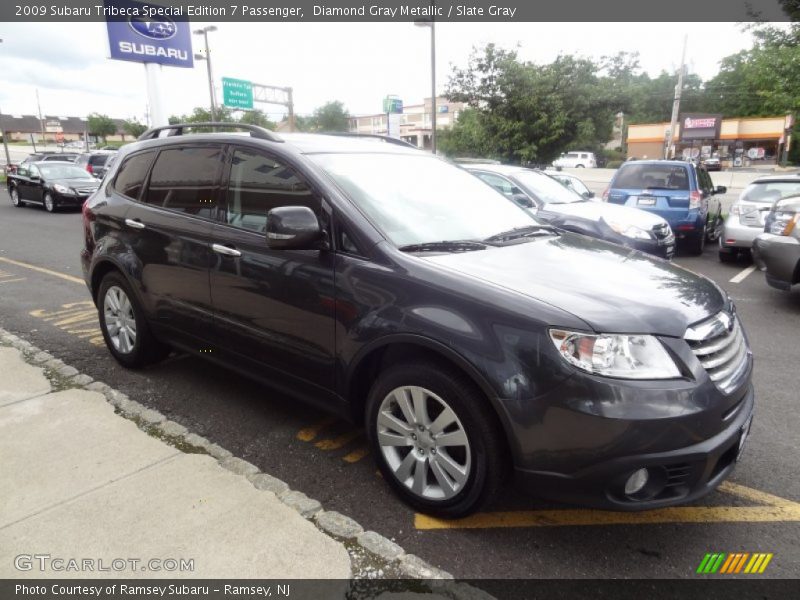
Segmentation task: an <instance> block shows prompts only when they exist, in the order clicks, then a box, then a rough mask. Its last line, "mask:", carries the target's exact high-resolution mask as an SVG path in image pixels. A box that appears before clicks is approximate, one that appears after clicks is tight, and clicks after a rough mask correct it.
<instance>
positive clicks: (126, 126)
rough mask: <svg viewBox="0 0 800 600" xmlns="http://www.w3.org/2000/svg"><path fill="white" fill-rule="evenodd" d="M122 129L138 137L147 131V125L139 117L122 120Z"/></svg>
mask: <svg viewBox="0 0 800 600" xmlns="http://www.w3.org/2000/svg"><path fill="white" fill-rule="evenodd" d="M122 130H123V131H124V132H125V133H127V134H128V135H130V136H132V137H135V138H138V137H139V136H140V135H142V134H143V133H144V132H145V131H147V125H145V124H144V123H140V122H139V119H136V118H133V119H126V120H125V121H123V122H122Z"/></svg>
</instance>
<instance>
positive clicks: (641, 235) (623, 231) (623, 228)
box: [604, 219, 653, 240]
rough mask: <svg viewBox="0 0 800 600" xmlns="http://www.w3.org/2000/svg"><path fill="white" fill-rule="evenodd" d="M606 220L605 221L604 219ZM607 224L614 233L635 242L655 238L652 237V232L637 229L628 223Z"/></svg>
mask: <svg viewBox="0 0 800 600" xmlns="http://www.w3.org/2000/svg"><path fill="white" fill-rule="evenodd" d="M604 220H605V219H604ZM606 224H607V225H608V226H609V227H611V229H612V230H613V231H616V232H617V233H618V234H620V235H624V236H625V237H628V238H632V239H634V240H651V239H653V236H652V235H650V232H649V231H647V230H646V229H642V228H641V227H636V226H635V225H628V224H627V223H620V222H618V221H607V220H606Z"/></svg>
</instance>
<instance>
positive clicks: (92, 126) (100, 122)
mask: <svg viewBox="0 0 800 600" xmlns="http://www.w3.org/2000/svg"><path fill="white" fill-rule="evenodd" d="M86 127H87V129H88V130H89V134H90V135H96V136H98V137H101V138H103V142H105V141H106V137H108V136H109V135H114V134H115V133H117V124H116V122H115V121H114V120H113V119H112V118H111V117H109V116H108V115H101V114H100V113H92V114H90V115H89V117H88V118H87V123H86Z"/></svg>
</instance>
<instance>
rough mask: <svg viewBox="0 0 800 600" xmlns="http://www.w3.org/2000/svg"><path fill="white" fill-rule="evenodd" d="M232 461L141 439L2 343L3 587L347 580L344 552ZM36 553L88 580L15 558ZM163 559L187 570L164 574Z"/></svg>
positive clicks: (87, 395)
mask: <svg viewBox="0 0 800 600" xmlns="http://www.w3.org/2000/svg"><path fill="white" fill-rule="evenodd" d="M50 358H52V357H50ZM66 369H71V367H66ZM72 371H73V372H72V373H71V375H72V376H73V377H75V376H76V375H77V372H76V371H75V370H74V369H72ZM67 372H69V371H67ZM78 377H85V376H78ZM87 379H88V378H87ZM101 385H102V384H101ZM63 387H66V386H63ZM150 412H154V411H150ZM162 419H163V417H162ZM173 425H175V426H177V424H173ZM177 427H180V426H177ZM183 432H184V433H185V429H184V431H183ZM229 460H230V461H233V463H232V464H229V465H226V466H227V467H228V468H225V467H223V466H222V465H221V464H220V463H219V462H218V461H217V460H216V459H215V458H213V457H212V456H209V455H208V454H200V453H184V452H182V451H181V450H179V449H178V448H176V447H174V446H171V445H169V444H167V443H165V442H164V441H162V440H161V439H158V437H154V436H151V435H148V433H146V432H145V431H143V430H142V429H140V428H139V427H138V426H137V424H136V423H135V422H134V421H132V420H128V419H126V418H124V417H122V416H121V415H119V414H116V413H115V410H114V406H112V405H111V404H110V403H109V401H108V400H107V399H106V396H104V395H103V394H102V393H100V392H97V391H89V390H86V389H81V388H71V389H62V390H61V391H58V390H54V389H53V383H51V381H50V380H48V378H47V377H45V374H44V372H43V369H42V368H40V367H36V366H33V365H31V364H28V363H27V362H25V361H24V360H23V355H22V353H21V352H20V351H19V350H18V349H16V348H12V347H7V346H2V345H0V482H2V483H1V484H0V485H1V486H2V493H0V579H4V578H26V579H34V578H43V577H44V578H48V577H50V578H52V577H58V578H62V577H78V578H86V577H102V578H108V577H124V578H133V577H141V578H147V577H169V578H173V577H191V578H223V577H224V578H288V579H290V578H304V579H306V578H307V579H311V578H337V579H346V578H348V577H350V576H351V562H350V557H349V555H348V552H347V550H346V548H345V546H344V544H342V543H341V542H339V541H337V540H336V539H334V538H333V537H330V536H328V535H326V534H325V533H323V531H321V530H320V529H319V528H317V527H316V526H315V525H314V523H313V522H312V521H310V520H308V519H306V518H304V516H302V515H301V513H300V512H298V510H297V509H294V508H292V507H291V506H289V505H287V503H286V500H285V499H284V500H283V501H282V500H281V499H279V498H278V496H276V494H275V493H273V492H272V491H268V490H262V489H258V488H257V487H256V482H255V480H254V479H253V478H252V477H251V478H249V479H250V480H248V478H247V477H245V476H243V475H246V474H248V473H249V474H250V475H251V476H253V475H255V474H254V473H250V472H249V470H248V469H247V468H246V467H247V466H248V465H249V463H245V462H244V461H239V464H237V463H236V462H235V461H237V460H238V459H229ZM224 462H225V461H224ZM249 466H250V467H252V465H249ZM236 471H239V474H237V473H236ZM261 477H265V478H269V476H268V475H261ZM251 481H253V483H251ZM274 481H277V480H274ZM262 487H269V486H262ZM292 493H293V494H297V492H292ZM301 496H302V495H301ZM306 500H308V499H306ZM317 506H318V505H317ZM329 514H333V513H329ZM36 554H45V555H50V557H51V558H52V559H56V558H60V559H63V560H64V561H65V562H64V564H65V565H66V564H67V563H66V561H68V560H69V559H75V560H76V561H77V563H76V564H78V565H81V564H82V561H84V560H90V561H93V563H92V565H93V568H94V570H75V571H72V570H58V571H55V570H45V571H41V570H39V563H38V562H37V559H33V560H31V559H30V558H28V559H25V558H23V559H22V562H20V559H19V558H17V557H19V556H20V555H23V557H24V556H25V555H27V556H31V555H36ZM115 559H116V560H119V559H122V560H123V561H125V566H124V568H123V569H117V568H116V567H113V568H111V567H112V565H113V564H114V563H113V561H115ZM129 559H137V560H139V561H141V562H139V563H138V564H137V566H136V567H133V568H132V567H131V566H130V565H131V563H130V562H129ZM151 559H156V560H160V561H162V564H163V566H162V567H161V570H158V571H156V570H150V568H148V567H147V565H148V561H150V560H151ZM169 559H172V560H175V561H177V562H178V564H180V561H181V559H184V560H191V561H193V570H191V571H190V570H185V571H183V572H181V571H180V570H170V571H167V570H166V568H167V566H168V565H169V566H172V563H166V561H167V560H169ZM100 561H102V566H104V567H106V568H110V570H109V571H104V572H103V571H98V567H100V565H101V563H100ZM15 562H17V565H18V566H17V567H15ZM122 564H123V563H120V562H117V563H116V565H117V566H120V565H122ZM20 565H21V566H22V567H23V568H24V567H25V566H26V565H31V567H32V568H31V569H30V570H19V568H18V567H19V566H20ZM54 565H55V562H53V566H54ZM142 565H145V566H144V568H145V569H148V570H143V566H142ZM153 568H154V569H155V567H153ZM62 569H63V566H62Z"/></svg>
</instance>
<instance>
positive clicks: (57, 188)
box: [53, 183, 74, 194]
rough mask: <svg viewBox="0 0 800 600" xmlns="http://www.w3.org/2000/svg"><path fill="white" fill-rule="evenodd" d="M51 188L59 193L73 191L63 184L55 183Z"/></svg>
mask: <svg viewBox="0 0 800 600" xmlns="http://www.w3.org/2000/svg"><path fill="white" fill-rule="evenodd" d="M53 189H54V190H55V191H57V192H58V193H59V194H73V193H74V192H73V191H72V190H71V189H70V188H68V187H67V186H65V185H61V184H60V183H57V184H55V185H54V186H53Z"/></svg>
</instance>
